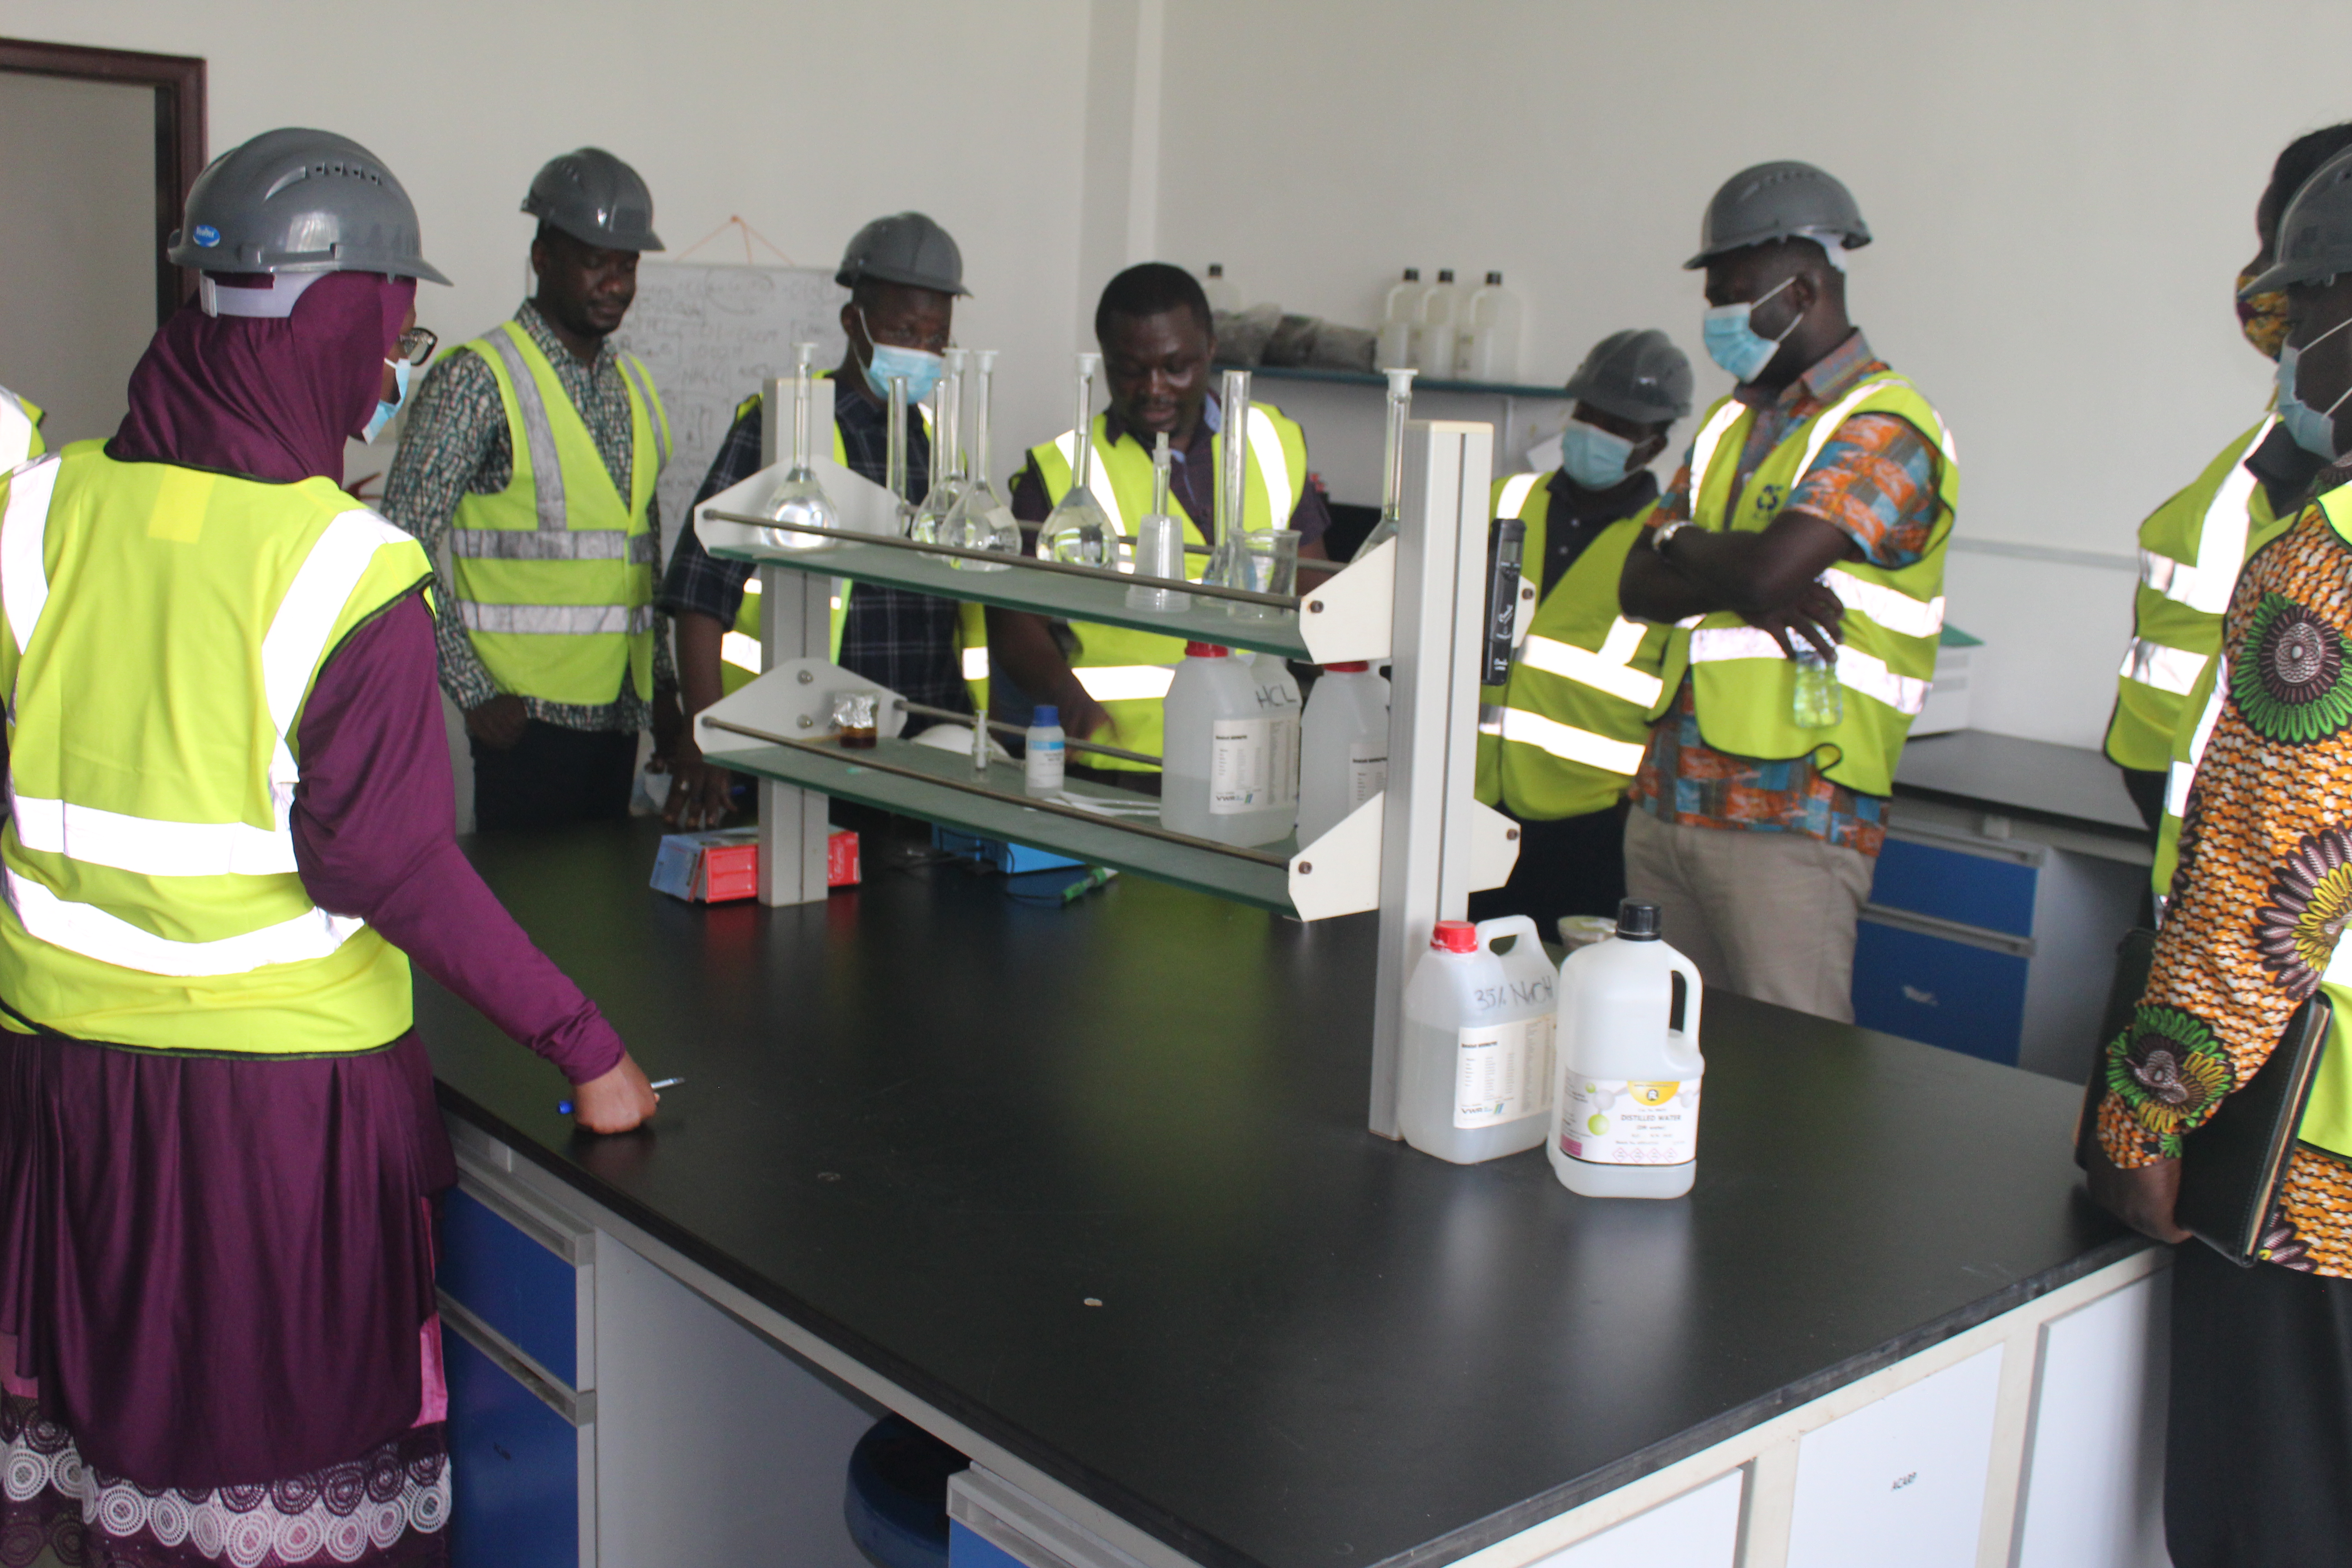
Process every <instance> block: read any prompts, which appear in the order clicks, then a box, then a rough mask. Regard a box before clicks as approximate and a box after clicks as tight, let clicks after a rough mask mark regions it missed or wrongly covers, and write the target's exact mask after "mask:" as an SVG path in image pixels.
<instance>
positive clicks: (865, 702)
mask: <svg viewBox="0 0 2352 1568" xmlns="http://www.w3.org/2000/svg"><path fill="white" fill-rule="evenodd" d="M875 708H876V703H875V694H874V693H873V692H871V691H836V692H835V693H834V694H833V727H834V728H835V730H837V731H840V732H841V743H842V745H844V746H845V747H846V748H848V749H849V750H851V751H862V750H865V749H866V748H868V747H870V746H872V745H873V744H874V740H875V736H876V733H877V726H876V723H875Z"/></svg>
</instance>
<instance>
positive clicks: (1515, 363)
mask: <svg viewBox="0 0 2352 1568" xmlns="http://www.w3.org/2000/svg"><path fill="white" fill-rule="evenodd" d="M1462 321H1463V326H1462V331H1461V334H1460V336H1459V338H1458V339H1457V341H1456V346H1455V349H1454V374H1455V375H1456V376H1457V377H1459V378H1460V379H1462V380H1464V381H1517V380H1518V379H1519V297H1518V296H1517V294H1514V293H1512V292H1511V291H1510V290H1509V289H1506V288H1504V287H1503V275H1502V274H1501V273H1499V272H1489V273H1487V274H1486V283H1485V284H1484V286H1482V287H1481V288H1479V289H1477V290H1476V291H1475V292H1474V293H1472V294H1471V296H1470V299H1469V302H1468V303H1467V304H1466V305H1465V306H1464V308H1463V311H1462Z"/></svg>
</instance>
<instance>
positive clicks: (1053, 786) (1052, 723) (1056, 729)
mask: <svg viewBox="0 0 2352 1568" xmlns="http://www.w3.org/2000/svg"><path fill="white" fill-rule="evenodd" d="M1027 739H1028V744H1027V746H1026V747H1025V748H1024V751H1023V752H1022V764H1021V783H1022V787H1023V788H1024V789H1025V790H1026V791H1027V792H1028V793H1029V794H1031V795H1059V794H1060V793H1061V791H1062V777H1063V773H1062V765H1063V763H1065V762H1066V760H1067V758H1068V752H1067V749H1066V746H1065V745H1064V743H1063V735H1062V714H1061V710H1059V709H1057V708H1055V706H1054V705H1053V704H1052V703H1050V702H1040V703H1039V704H1037V706H1036V708H1035V710H1034V711H1032V712H1031V714H1030V715H1029V734H1028V737H1027Z"/></svg>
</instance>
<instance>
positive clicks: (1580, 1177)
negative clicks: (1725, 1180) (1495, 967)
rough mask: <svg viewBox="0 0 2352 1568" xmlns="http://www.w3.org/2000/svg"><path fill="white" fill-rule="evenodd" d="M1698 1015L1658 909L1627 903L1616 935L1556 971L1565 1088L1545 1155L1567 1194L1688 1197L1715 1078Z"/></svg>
mask: <svg viewBox="0 0 2352 1568" xmlns="http://www.w3.org/2000/svg"><path fill="white" fill-rule="evenodd" d="M1677 982H1679V984H1677ZM1698 1014H1699V974H1698V968H1697V966H1696V965H1695V964H1693V963H1691V961H1690V960H1689V959H1687V958H1685V957H1684V956H1683V955H1682V954H1681V953H1679V952H1675V950H1674V949H1673V948H1671V947H1668V946H1667V945H1666V944H1665V943H1664V942H1662V941H1660V940H1659V938H1658V906H1657V905H1655V904H1643V903H1636V902H1634V901H1633V900H1631V899H1628V900H1625V902H1624V903H1623V904H1622V905H1621V906H1619V908H1618V910H1617V934H1616V935H1615V936H1613V937H1612V938H1610V939H1609V940H1608V941H1606V942H1594V943H1593V944H1592V945H1591V946H1590V947H1580V948H1579V949H1577V950H1576V951H1575V952H1571V953H1570V954H1569V955H1568V959H1567V962H1565V963H1562V964H1561V965H1560V966H1559V1068H1558V1073H1559V1081H1558V1082H1557V1083H1556V1084H1555V1085H1554V1086H1553V1094H1552V1118H1551V1136H1550V1137H1549V1140H1548V1141H1547V1142H1545V1144H1544V1152H1545V1153H1546V1155H1547V1156H1548V1157H1549V1159H1550V1161H1551V1169H1552V1174H1554V1175H1556V1176H1558V1177H1559V1179H1560V1183H1561V1184H1562V1185H1564V1186H1565V1187H1567V1188H1568V1190H1569V1191H1570V1192H1572V1193H1581V1194H1584V1195H1585V1196H1587V1197H1594V1198H1678V1197H1680V1196H1682V1195H1683V1194H1685V1193H1686V1192H1689V1191H1690V1189H1691V1178H1692V1177H1693V1176H1694V1175H1695V1174H1696V1173H1697V1170H1698V1100H1699V1080H1700V1079H1701V1078H1702V1076H1704V1075H1705V1073H1706V1058H1703V1057H1701V1056H1700V1055H1699V1050H1698ZM1677 1015H1679V1016H1677Z"/></svg>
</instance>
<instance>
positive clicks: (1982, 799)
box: [1895, 730, 2148, 840]
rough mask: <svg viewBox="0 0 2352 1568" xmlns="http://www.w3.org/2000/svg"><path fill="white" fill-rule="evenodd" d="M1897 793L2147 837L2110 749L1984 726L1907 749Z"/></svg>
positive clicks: (1929, 738) (1928, 738)
mask: <svg viewBox="0 0 2352 1568" xmlns="http://www.w3.org/2000/svg"><path fill="white" fill-rule="evenodd" d="M1906 795H1912V796H1916V797H1918V798H1920V799H1922V800H1936V801H1942V802H1944V803H1946V804H1947V805H1964V806H1971V807H1974V808H1977V809H1979V810H1983V811H1990V812H1996V813H2000V814H2002V815H2006V816H2021V817H2025V818H2029V819H2031V820H2032V821H2037V822H2047V823H2053V824H2055V825H2057V826H2063V827H2078V828H2083V829H2084V830H2086V831H2089V832H2093V833H2104V834H2118V833H2120V834H2128V835H2129V836H2130V837H2134V838H2138V839H2143V840H2145V839H2146V838H2147V837H2148V833H2147V824H2146V823H2145V822H2143V821H2142V820H2141V819H2140V815H2139V808H2138V807H2137V806H2136V805H2133V804H2132V800H2131V796H2130V795H2128V794H2127V793H2126V792H2125V789H2124V778H2123V773H2122V772H2121V771H2120V770H2119V769H2117V768H2116V764H2115V763H2111V762H2109V761H2107V758H2106V755H2105V752H2096V751H2093V750H2091V749H2090V748H2089V747H2086V746H2061V745H2055V744H2053V743H2052V742H2048V741H2028V740H2025V739H2023V738H2021V737H2020V736H2016V735H1995V734H1992V733H1990V732H1989V731H1983V730H1955V731H1951V732H1950V733H1949V734H1944V735H1927V736H1924V737H1922V738H1920V739H1918V740H1915V741H1912V742H1910V743H1909V744H1907V745H1906V746H1905V747H1904V748H1903V759H1902V761H1901V762H1899V763H1896V764H1895V798H1897V799H1898V800H1899V799H1901V798H1902V797H1904V796H1906Z"/></svg>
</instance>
